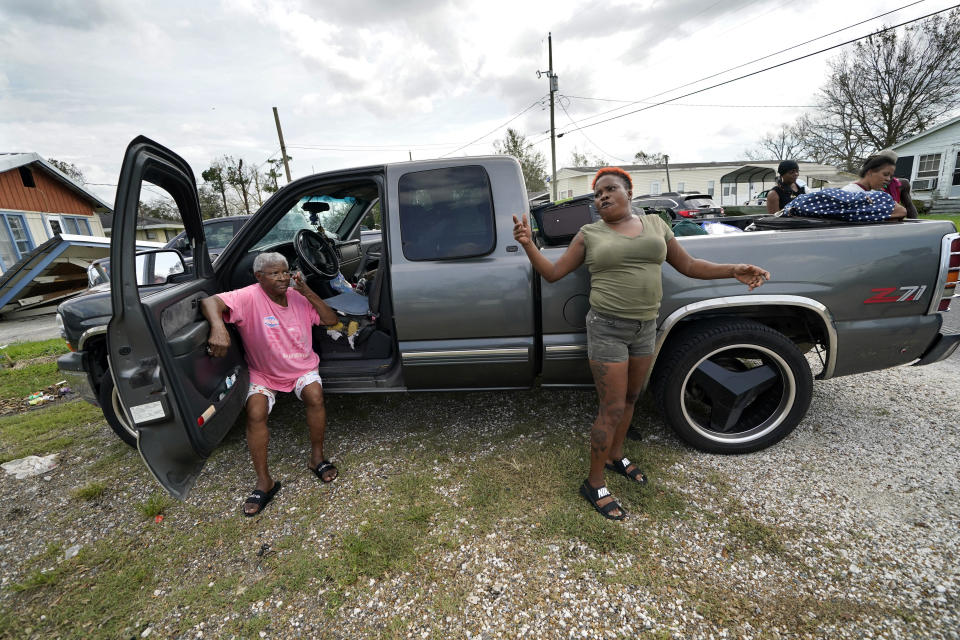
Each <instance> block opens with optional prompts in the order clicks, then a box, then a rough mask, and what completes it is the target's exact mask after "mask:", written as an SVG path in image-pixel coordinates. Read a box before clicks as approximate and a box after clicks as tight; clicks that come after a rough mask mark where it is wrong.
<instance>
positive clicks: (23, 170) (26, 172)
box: [20, 167, 37, 189]
mask: <svg viewBox="0 0 960 640" xmlns="http://www.w3.org/2000/svg"><path fill="white" fill-rule="evenodd" d="M20 181H21V182H23V186H25V187H29V188H31V189H32V188H34V187H36V186H37V183H36V182H34V181H33V172H32V171H30V169H29V168H27V167H20Z"/></svg>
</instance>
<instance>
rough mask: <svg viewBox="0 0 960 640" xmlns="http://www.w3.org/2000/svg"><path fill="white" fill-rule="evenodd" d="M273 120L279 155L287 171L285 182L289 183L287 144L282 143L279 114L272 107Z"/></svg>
mask: <svg viewBox="0 0 960 640" xmlns="http://www.w3.org/2000/svg"><path fill="white" fill-rule="evenodd" d="M273 120H274V121H275V122H276V123H277V136H278V137H279V138H280V155H281V156H282V157H283V169H284V171H286V172H287V184H289V183H290V180H291V179H290V163H289V162H287V160H289V158H287V145H285V144H284V143H283V130H282V129H281V128H280V114H279V113H277V108H276V107H274V108H273Z"/></svg>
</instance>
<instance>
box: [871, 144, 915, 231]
mask: <svg viewBox="0 0 960 640" xmlns="http://www.w3.org/2000/svg"><path fill="white" fill-rule="evenodd" d="M877 156H882V157H884V158H889V159H890V160H891V161H892V162H893V166H894V169H896V166H897V154H896V153H895V152H894V151H892V150H890V149H885V150H883V151H880V152H878V153H877ZM883 190H884V191H886V192H887V193H889V194H890V197H892V198H893V201H894V202H896V203H897V204H902V205H903V208H904V209H906V210H907V216H906V217H907V218H910V219H911V220H916V219H917V217H918V215H917V207H916V205H915V204H913V198H912V197H911V196H910V181H909V180H901V179H900V178H897V177H896V176H894V177H892V178H890V182H888V183H887V184H886V186H885V187H884V188H883Z"/></svg>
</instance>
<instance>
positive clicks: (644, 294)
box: [580, 216, 673, 320]
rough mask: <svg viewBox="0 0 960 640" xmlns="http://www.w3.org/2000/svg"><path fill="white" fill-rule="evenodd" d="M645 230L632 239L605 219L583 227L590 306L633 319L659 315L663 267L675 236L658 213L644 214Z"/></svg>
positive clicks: (581, 230) (602, 311) (645, 318)
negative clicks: (610, 225) (613, 227)
mask: <svg viewBox="0 0 960 640" xmlns="http://www.w3.org/2000/svg"><path fill="white" fill-rule="evenodd" d="M641 219H642V220H643V231H642V232H641V233H640V235H638V236H636V237H634V238H630V237H628V236H625V235H622V234H620V233H617V232H616V231H614V230H613V229H611V228H610V227H608V226H607V224H606V223H605V222H603V220H598V221H597V222H594V223H592V224H588V225H584V226H583V228H581V229H580V232H581V233H582V234H583V242H584V245H585V247H586V257H585V259H584V263H585V264H586V265H587V269H589V270H590V306H591V307H593V309H595V310H597V311H599V312H601V313H608V314H610V315H614V316H618V317H620V318H628V319H630V320H650V319H652V318H656V317H657V312H658V311H659V309H660V298H661V297H662V296H663V284H662V282H661V279H660V266H661V265H662V264H663V261H664V260H665V259H666V257H667V243H668V242H670V240H671V239H673V231H671V230H670V225H668V224H667V223H666V222H664V221H663V220H662V219H661V218H660V217H659V216H643V217H642V218H641Z"/></svg>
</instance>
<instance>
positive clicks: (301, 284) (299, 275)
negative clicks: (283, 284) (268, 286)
mask: <svg viewBox="0 0 960 640" xmlns="http://www.w3.org/2000/svg"><path fill="white" fill-rule="evenodd" d="M290 284H292V285H293V289H294V291H296V292H297V293H299V294H301V295H302V296H304V297H306V295H307V293H310V292H312V291H313V289H311V288H310V287H309V286H308V285H307V279H306V278H304V277H303V272H302V271H294V272H293V273H291V274H290Z"/></svg>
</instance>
